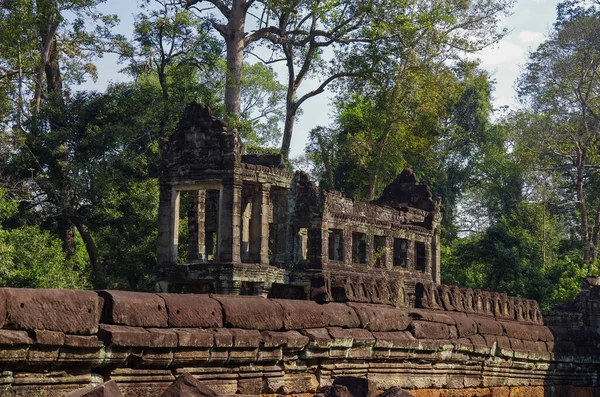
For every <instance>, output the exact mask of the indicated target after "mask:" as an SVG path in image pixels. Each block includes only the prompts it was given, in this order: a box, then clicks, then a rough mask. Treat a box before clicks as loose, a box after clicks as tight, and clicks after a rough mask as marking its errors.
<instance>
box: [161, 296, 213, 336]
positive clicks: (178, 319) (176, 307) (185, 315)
mask: <svg viewBox="0 0 600 397" xmlns="http://www.w3.org/2000/svg"><path fill="white" fill-rule="evenodd" d="M158 295H159V296H160V297H161V298H163V299H164V301H165V304H166V307H167V315H168V321H169V326H170V327H177V328H222V327H223V312H222V309H221V305H220V304H219V302H218V301H216V300H215V299H212V298H211V297H210V296H208V295H195V294H158Z"/></svg>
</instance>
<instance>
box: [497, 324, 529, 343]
mask: <svg viewBox="0 0 600 397" xmlns="http://www.w3.org/2000/svg"><path fill="white" fill-rule="evenodd" d="M501 324H502V328H503V329H504V334H505V335H506V336H508V337H509V338H517V339H522V340H530V341H533V340H537V339H538V335H537V332H535V331H537V330H534V329H532V328H534V327H533V326H531V325H524V324H519V323H516V322H506V321H505V322H502V323H501ZM536 328H537V327H536Z"/></svg>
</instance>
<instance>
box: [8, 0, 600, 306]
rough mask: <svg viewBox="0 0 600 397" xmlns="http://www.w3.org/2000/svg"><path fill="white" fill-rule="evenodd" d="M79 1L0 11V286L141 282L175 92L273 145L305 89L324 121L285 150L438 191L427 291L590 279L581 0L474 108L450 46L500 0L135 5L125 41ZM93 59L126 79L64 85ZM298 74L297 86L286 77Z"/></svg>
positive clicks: (478, 42) (485, 23)
mask: <svg viewBox="0 0 600 397" xmlns="http://www.w3.org/2000/svg"><path fill="white" fill-rule="evenodd" d="M101 3H103V1H102V0H36V1H29V0H11V1H7V2H3V3H2V4H0V128H1V132H0V162H1V165H0V167H1V168H0V285H5V286H18V287H64V288H99V287H110V288H121V289H138V290H144V289H149V288H151V285H150V280H149V273H150V270H151V268H152V266H153V264H154V262H155V247H154V242H155V238H156V224H157V222H156V216H157V200H158V190H157V183H156V175H157V167H158V159H159V155H160V153H159V149H158V148H159V144H158V142H159V140H160V139H161V138H164V137H166V136H168V135H169V133H170V132H171V131H172V130H173V129H174V127H175V125H176V122H177V120H178V118H179V116H180V114H181V112H182V110H183V109H184V107H185V106H186V104H187V103H189V102H190V101H192V100H196V101H199V102H202V103H204V104H207V105H209V106H210V107H212V108H213V110H214V111H215V113H216V115H217V116H219V117H223V118H226V119H227V120H228V121H229V125H230V126H235V127H237V130H238V131H239V133H240V135H241V137H242V139H243V140H244V143H245V147H246V150H248V151H256V150H263V149H265V148H270V150H275V149H274V148H275V147H277V146H279V147H280V148H279V149H277V150H280V151H281V152H282V153H283V154H284V155H285V156H286V157H287V156H288V154H289V145H290V140H291V135H292V133H293V127H294V121H295V120H296V119H297V117H298V116H300V115H301V106H302V104H303V103H304V102H305V101H307V100H310V99H311V98H313V97H314V96H316V95H319V94H321V93H322V92H323V91H324V90H325V89H326V88H330V89H332V90H333V91H334V92H335V94H336V96H335V100H334V106H335V115H334V118H333V120H332V123H331V124H330V125H327V126H320V127H317V128H315V129H313V130H312V131H311V132H310V140H309V142H308V144H307V147H306V154H305V155H304V156H301V158H296V159H290V162H291V164H292V165H296V166H302V167H308V168H309V170H310V171H311V172H312V173H313V175H314V176H315V178H316V179H317V180H318V181H319V184H320V185H321V186H323V187H325V188H329V189H336V190H340V191H342V192H343V193H344V194H346V195H348V196H350V197H353V198H355V199H362V200H369V199H373V198H375V197H377V196H378V195H379V194H380V193H381V191H382V189H383V187H384V186H385V185H386V184H388V183H389V182H390V181H392V180H393V179H394V177H395V176H396V175H397V174H398V173H399V172H400V171H401V170H402V169H403V168H405V167H411V168H413V169H415V170H416V172H417V173H418V174H419V175H420V177H421V180H422V181H423V182H425V183H427V184H429V185H430V186H431V188H432V190H433V192H434V195H436V196H441V197H442V198H443V210H444V221H443V222H444V224H443V227H444V229H443V235H442V239H443V248H442V254H443V255H442V265H443V268H442V275H443V281H444V282H445V283H451V284H458V285H462V286H468V287H472V288H483V289H489V290H496V291H504V292H507V293H509V294H511V295H517V296H525V297H530V298H535V299H538V300H539V301H540V302H541V303H542V304H543V305H547V304H549V303H551V302H556V301H564V300H568V299H572V298H573V297H574V295H575V294H576V293H577V291H578V288H579V282H580V279H581V277H583V276H586V275H589V274H596V273H597V263H598V245H599V239H600V194H599V193H600V192H599V191H598V190H599V189H600V183H599V182H600V174H599V172H600V153H599V152H598V151H597V150H598V144H599V143H600V142H599V141H598V139H600V81H599V79H600V76H599V74H600V11H599V10H598V9H597V8H596V7H595V6H594V5H590V4H589V2H578V1H576V0H566V1H564V2H563V3H561V4H559V6H558V19H557V21H556V23H555V25H554V29H553V31H552V32H551V33H550V35H549V36H548V37H547V39H546V41H545V42H544V43H542V44H541V45H540V46H539V48H538V49H537V50H536V51H535V52H533V53H532V54H531V55H530V57H529V60H528V62H527V64H526V66H525V68H524V69H523V72H522V75H521V77H520V79H519V81H518V92H519V97H520V98H521V101H522V106H521V107H520V108H519V109H518V110H507V109H493V107H492V104H491V97H492V94H493V81H491V79H490V77H489V76H488V75H487V73H486V72H485V71H483V70H482V69H481V68H479V66H478V64H477V63H476V62H473V61H472V60H469V59H472V58H466V57H465V54H468V53H472V52H476V51H477V50H479V49H481V48H483V47H485V46H487V45H490V44H491V43H493V42H495V41H497V40H498V39H500V38H501V37H502V36H503V35H504V34H505V32H504V31H502V30H500V29H498V26H497V23H498V20H499V18H501V17H502V16H503V15H505V14H506V13H507V12H508V11H509V10H510V7H511V3H510V2H509V1H508V0H475V1H470V2H464V1H463V0H456V1H454V0H450V1H449V0H444V1H429V2H422V1H416V0H403V1H397V0H353V1H327V2H324V1H320V0H286V1H278V2H267V1H261V0H246V1H243V0H232V1H220V0H204V1H197V0H189V1H187V2H183V3H179V2H173V3H171V2H168V1H165V0H154V1H149V0H146V1H142V2H140V4H139V7H140V9H139V11H140V14H139V15H138V16H137V18H136V24H135V32H134V36H133V37H131V38H127V37H123V36H121V35H117V34H114V33H113V32H114V27H115V26H116V24H117V23H118V18H117V16H115V15H103V14H101V13H99V12H98V6H99V5H100V4H101ZM109 52H111V53H117V54H119V56H120V59H121V61H122V62H123V65H124V68H125V70H126V72H127V73H128V74H129V75H130V76H131V81H130V82H128V83H113V84H111V85H110V86H109V87H108V88H107V89H106V90H105V91H104V92H90V91H78V90H77V89H76V86H77V84H78V83H80V82H82V81H85V80H86V79H90V78H91V79H94V78H95V76H96V68H95V66H94V62H95V60H96V59H97V58H98V57H100V56H102V55H103V54H106V53H109ZM275 62H283V63H284V64H285V65H286V70H287V76H283V77H284V81H286V84H281V83H280V82H279V81H278V78H277V76H276V75H275V74H274V72H273V71H272V69H271V68H270V67H269V65H270V64H272V63H275ZM310 78H312V79H313V81H318V84H317V85H316V88H315V89H313V90H308V91H303V90H301V89H300V87H301V86H302V83H304V82H305V81H307V80H308V79H310ZM280 142H281V144H280Z"/></svg>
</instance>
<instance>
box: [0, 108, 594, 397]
mask: <svg viewBox="0 0 600 397" xmlns="http://www.w3.org/2000/svg"><path fill="white" fill-rule="evenodd" d="M163 154H164V155H163V159H162V160H163V164H162V172H161V175H160V179H159V183H160V208H159V218H160V219H159V222H160V225H159V237H158V264H157V266H156V268H155V271H154V278H155V280H156V286H157V289H158V290H159V291H157V292H154V293H144V292H130V291H110V290H102V291H74V290H53V289H17V288H0V396H10V397H34V396H35V397H63V396H66V397H98V396H104V397H158V396H162V397H184V396H185V397H190V396H202V397H227V396H231V397H235V396H240V397H242V396H275V395H282V396H300V395H301V396H314V395H316V396H319V397H325V396H328V397H334V396H340V397H341V396H345V397H350V396H352V397H374V396H376V395H377V393H378V391H384V390H386V391H385V392H384V394H381V396H382V397H404V396H407V395H412V396H415V397H449V396H453V397H521V396H523V397H525V396H532V397H596V396H598V397H600V279H597V278H588V279H586V280H585V285H584V286H583V287H582V291H581V293H580V295H579V297H578V298H577V299H576V300H575V301H574V302H571V303H568V304H562V305H555V306H554V307H552V308H551V310H550V311H548V312H546V313H544V317H543V318H542V314H541V313H540V308H539V306H538V303H537V302H535V301H533V300H528V299H522V298H516V297H509V296H507V295H506V294H502V293H496V292H486V291H474V290H471V289H469V288H459V287H456V286H447V285H442V284H440V283H439V277H440V268H439V223H440V213H439V204H438V203H437V202H435V201H434V200H432V198H431V194H430V192H429V190H428V189H427V187H425V186H422V185H418V184H417V182H416V180H415V177H414V175H413V174H412V173H411V172H410V171H405V172H403V173H402V174H401V175H400V176H399V177H398V178H397V179H396V180H395V181H394V182H393V183H392V184H391V185H390V186H388V187H387V188H386V189H385V191H384V193H383V194H382V196H381V197H380V198H379V199H378V200H375V201H373V202H370V203H358V202H353V201H352V200H349V199H347V198H344V197H342V196H341V195H340V194H339V193H335V192H326V191H320V190H319V189H317V188H316V186H315V185H314V184H313V183H312V182H310V180H309V178H308V176H307V175H306V174H304V173H296V174H291V173H290V172H288V171H286V170H285V169H284V168H283V166H282V161H281V158H280V157H278V156H243V155H240V149H239V142H237V141H236V138H235V137H234V136H233V135H230V134H228V133H227V129H226V126H225V125H224V123H222V122H220V121H218V120H216V119H214V118H213V117H212V116H211V115H210V111H209V110H208V109H206V108H204V107H202V106H200V105H198V104H193V105H191V106H190V107H189V108H188V110H187V111H186V113H185V115H184V117H183V119H182V121H181V123H180V125H179V128H178V130H177V131H176V132H175V133H174V134H173V135H172V136H171V137H170V138H169V140H168V141H166V143H165V145H164V147H163ZM182 292H185V294H184V293H182ZM344 385H345V386H346V387H347V389H346V388H344V387H343V386H344ZM397 387H402V388H404V389H407V390H408V391H409V394H407V393H408V392H405V391H402V390H398V389H397ZM207 388H208V389H207Z"/></svg>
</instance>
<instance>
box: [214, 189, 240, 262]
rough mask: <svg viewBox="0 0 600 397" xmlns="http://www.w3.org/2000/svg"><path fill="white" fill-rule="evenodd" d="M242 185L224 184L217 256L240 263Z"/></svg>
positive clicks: (222, 259) (226, 260) (220, 202)
mask: <svg viewBox="0 0 600 397" xmlns="http://www.w3.org/2000/svg"><path fill="white" fill-rule="evenodd" d="M241 206H242V186H241V184H237V183H229V184H224V185H223V187H222V188H221V191H220V194H219V216H218V217H217V219H218V222H219V226H218V230H219V231H218V232H217V239H218V242H217V244H218V245H217V247H218V248H217V249H218V252H217V256H218V258H219V261H220V262H231V263H240V262H241V261H240V237H241V236H240V218H241V217H240V210H241Z"/></svg>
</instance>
